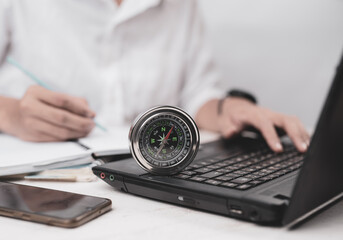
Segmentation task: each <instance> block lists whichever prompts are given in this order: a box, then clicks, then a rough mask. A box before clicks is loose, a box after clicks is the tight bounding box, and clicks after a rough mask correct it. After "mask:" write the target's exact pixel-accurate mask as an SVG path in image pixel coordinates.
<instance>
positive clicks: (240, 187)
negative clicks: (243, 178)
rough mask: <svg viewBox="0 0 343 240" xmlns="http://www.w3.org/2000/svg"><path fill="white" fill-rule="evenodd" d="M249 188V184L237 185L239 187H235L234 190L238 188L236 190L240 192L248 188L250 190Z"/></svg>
mask: <svg viewBox="0 0 343 240" xmlns="http://www.w3.org/2000/svg"><path fill="white" fill-rule="evenodd" d="M250 187H251V185H250V184H243V185H239V186H238V187H236V188H238V189H240V190H246V189H248V188H250Z"/></svg>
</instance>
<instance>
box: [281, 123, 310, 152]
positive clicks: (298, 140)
mask: <svg viewBox="0 0 343 240" xmlns="http://www.w3.org/2000/svg"><path fill="white" fill-rule="evenodd" d="M284 129H285V130H286V132H287V135H288V136H289V137H290V138H291V140H292V141H293V143H294V145H295V147H296V148H297V149H298V151H300V152H305V151H306V150H307V146H308V144H307V142H306V140H304V139H303V133H302V131H301V130H300V127H299V125H298V124H297V122H296V121H295V120H292V119H287V121H285V124H284Z"/></svg>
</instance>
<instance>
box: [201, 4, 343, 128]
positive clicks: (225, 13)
mask: <svg viewBox="0 0 343 240" xmlns="http://www.w3.org/2000/svg"><path fill="white" fill-rule="evenodd" d="M200 4H201V5H200V6H201V10H202V14H203V15H204V18H205V24H206V27H207V33H208V38H209V41H210V44H211V45H212V48H213V52H214V56H215V59H216V62H217V64H218V66H219V68H220V70H221V73H222V79H223V82H222V84H223V86H225V87H226V88H227V89H230V88H233V87H237V88H243V89H246V90H248V91H251V92H253V93H254V94H255V95H256V96H257V97H258V100H259V103H260V104H261V105H263V106H266V107H269V108H272V109H274V110H277V111H281V112H284V113H287V114H292V115H297V116H298V117H299V118H300V119H301V120H302V121H303V122H304V124H305V125H306V126H307V127H309V128H313V127H314V126H315V124H316V121H317V117H318V114H319V113H320V110H321V108H322V105H323V101H324V99H325V97H326V94H327V90H328V87H329V86H330V83H331V81H332V78H333V76H334V73H335V68H336V66H337V64H338V61H339V59H340V57H341V56H342V54H343V0H287V1H286V0H225V1H224V0H200ZM342 111H343V109H342Z"/></svg>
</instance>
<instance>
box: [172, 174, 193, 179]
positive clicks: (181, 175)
mask: <svg viewBox="0 0 343 240" xmlns="http://www.w3.org/2000/svg"><path fill="white" fill-rule="evenodd" d="M174 177H176V178H182V179H187V178H190V177H191V176H188V175H184V174H178V175H175V176H174Z"/></svg>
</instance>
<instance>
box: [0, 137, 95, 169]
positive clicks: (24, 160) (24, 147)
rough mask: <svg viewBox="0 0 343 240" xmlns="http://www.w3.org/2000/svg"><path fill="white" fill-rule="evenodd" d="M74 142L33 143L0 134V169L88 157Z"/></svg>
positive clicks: (85, 151)
mask: <svg viewBox="0 0 343 240" xmlns="http://www.w3.org/2000/svg"><path fill="white" fill-rule="evenodd" d="M90 154H91V153H90V151H89V150H86V149H85V148H83V147H81V146H80V145H78V144H77V143H74V142H53V143H33V142H25V141H22V140H19V139H17V138H15V137H12V136H9V135H6V134H0V156H1V158H0V168H3V167H8V166H15V165H24V164H33V165H34V164H49V163H52V162H55V161H57V160H59V161H63V160H70V159H76V158H81V157H86V156H89V155H90Z"/></svg>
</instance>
